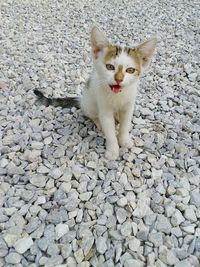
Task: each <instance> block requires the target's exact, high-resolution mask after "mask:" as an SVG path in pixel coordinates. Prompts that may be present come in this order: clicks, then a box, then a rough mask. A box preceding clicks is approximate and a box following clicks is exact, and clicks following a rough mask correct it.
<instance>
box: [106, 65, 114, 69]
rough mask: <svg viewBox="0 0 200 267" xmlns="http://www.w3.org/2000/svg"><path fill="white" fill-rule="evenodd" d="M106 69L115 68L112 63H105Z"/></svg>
mask: <svg viewBox="0 0 200 267" xmlns="http://www.w3.org/2000/svg"><path fill="white" fill-rule="evenodd" d="M106 69H107V70H115V67H114V66H113V65H112V64H106Z"/></svg>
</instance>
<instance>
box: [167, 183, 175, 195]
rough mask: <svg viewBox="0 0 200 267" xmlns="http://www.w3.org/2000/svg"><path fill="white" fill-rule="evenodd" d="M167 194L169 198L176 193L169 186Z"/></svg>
mask: <svg viewBox="0 0 200 267" xmlns="http://www.w3.org/2000/svg"><path fill="white" fill-rule="evenodd" d="M167 193H168V195H169V196H171V195H174V194H175V193H176V189H175V188H174V187H173V186H171V185H169V186H168V188H167Z"/></svg>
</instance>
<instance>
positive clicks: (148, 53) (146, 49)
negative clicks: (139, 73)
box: [136, 38, 157, 67]
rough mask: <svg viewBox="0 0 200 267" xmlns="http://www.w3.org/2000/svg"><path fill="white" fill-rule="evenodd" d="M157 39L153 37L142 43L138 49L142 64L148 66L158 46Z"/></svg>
mask: <svg viewBox="0 0 200 267" xmlns="http://www.w3.org/2000/svg"><path fill="white" fill-rule="evenodd" d="M156 44H157V39H156V38H152V39H150V40H148V41H146V42H144V43H142V44H140V45H139V46H138V47H137V48H136V49H137V51H138V53H139V55H140V57H141V59H142V65H143V67H146V66H147V65H148V64H149V63H150V60H151V57H152V55H153V52H154V50H155V48H156Z"/></svg>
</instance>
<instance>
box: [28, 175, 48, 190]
mask: <svg viewBox="0 0 200 267" xmlns="http://www.w3.org/2000/svg"><path fill="white" fill-rule="evenodd" d="M29 179H30V183H31V184H33V185H35V186H37V187H44V186H45V184H46V177H45V176H43V175H40V174H34V175H31V176H30V178H29Z"/></svg>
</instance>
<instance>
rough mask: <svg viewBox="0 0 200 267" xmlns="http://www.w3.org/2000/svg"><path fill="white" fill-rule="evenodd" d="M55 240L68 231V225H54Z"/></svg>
mask: <svg viewBox="0 0 200 267" xmlns="http://www.w3.org/2000/svg"><path fill="white" fill-rule="evenodd" d="M55 232H56V240H59V239H60V238H61V237H62V236H63V235H65V234H66V233H68V232H69V226H68V225H67V224H62V223H60V224H57V225H56V227H55Z"/></svg>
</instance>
